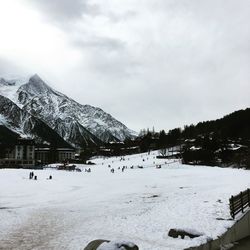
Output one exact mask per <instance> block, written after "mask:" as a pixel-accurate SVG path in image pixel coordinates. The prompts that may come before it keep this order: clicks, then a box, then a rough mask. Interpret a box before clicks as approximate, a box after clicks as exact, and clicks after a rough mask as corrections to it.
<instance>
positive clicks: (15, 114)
mask: <svg viewBox="0 0 250 250" xmlns="http://www.w3.org/2000/svg"><path fill="white" fill-rule="evenodd" d="M0 125H2V126H3V127H6V128H7V129H8V130H10V131H12V132H14V133H17V134H18V135H20V136H22V137H30V138H34V139H35V140H36V141H37V142H44V141H46V142H49V143H51V144H53V145H58V146H69V145H68V143H67V142H65V141H64V140H63V139H62V138H61V137H60V136H59V135H58V134H57V133H56V132H55V131H54V130H53V129H51V128H50V127H49V126H47V125H46V124H45V123H44V122H43V121H41V120H39V119H38V118H36V117H34V116H32V115H31V114H29V113H28V112H27V111H25V110H22V109H21V108H20V107H18V106H17V105H16V104H15V103H13V102H12V101H11V100H10V99H8V98H6V97H4V96H2V95H0Z"/></svg>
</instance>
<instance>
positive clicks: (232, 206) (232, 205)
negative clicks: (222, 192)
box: [230, 195, 234, 219]
mask: <svg viewBox="0 0 250 250" xmlns="http://www.w3.org/2000/svg"><path fill="white" fill-rule="evenodd" d="M230 203H231V216H232V217H233V219H234V197H233V195H232V196H231V199H230Z"/></svg>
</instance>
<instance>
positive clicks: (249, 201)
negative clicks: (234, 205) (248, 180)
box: [247, 188, 250, 207]
mask: <svg viewBox="0 0 250 250" xmlns="http://www.w3.org/2000/svg"><path fill="white" fill-rule="evenodd" d="M247 197H248V206H249V207H250V189H249V188H248V189H247Z"/></svg>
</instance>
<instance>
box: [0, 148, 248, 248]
mask: <svg viewBox="0 0 250 250" xmlns="http://www.w3.org/2000/svg"><path fill="white" fill-rule="evenodd" d="M156 155H158V152H156V151H155V152H151V153H150V155H148V154H147V153H146V154H138V155H130V156H125V157H123V158H121V157H112V158H101V157H100V158H96V159H92V160H91V161H92V162H95V163H96V165H78V167H79V168H81V169H82V170H83V171H82V172H67V171H58V170H55V168H54V167H55V166H56V165H57V164H53V165H51V166H50V167H51V168H48V169H46V170H37V171H34V173H35V175H37V177H38V180H37V181H35V180H29V172H30V171H29V170H14V169H13V170H10V169H2V170H0V221H1V223H0V242H1V243H0V249H70V250H71V249H72V250H73V249H74V250H75V249H79V250H80V249H83V248H84V247H85V246H86V245H87V243H88V242H89V241H91V240H94V239H108V240H126V241H131V242H134V243H135V244H137V245H138V246H139V248H140V250H152V249H154V250H168V249H169V250H180V249H184V248H186V247H189V246H195V245H199V244H201V243H204V242H206V241H207V239H209V238H216V237H218V236H219V235H221V234H222V233H223V232H225V231H226V230H227V228H228V227H230V226H232V224H233V223H234V221H233V220H231V219H230V214H229V206H228V199H229V198H230V196H231V195H232V194H236V193H238V192H240V191H242V190H244V189H246V188H248V187H249V185H250V172H249V171H246V170H242V169H229V168H228V169H226V168H217V167H206V166H186V165H182V164H180V163H179V162H174V160H164V159H156ZM109 165H110V166H109ZM156 165H161V168H158V169H157V168H156ZM123 166H124V167H126V168H125V170H124V172H122V170H121V168H122V167H123ZM132 166H133V168H131V167H132ZM138 166H143V168H138ZM85 168H91V172H90V173H89V172H85V171H84V169H85ZM111 168H113V169H114V173H111V172H110V170H111ZM119 168H120V169H119ZM49 175H52V177H53V178H52V180H48V177H49ZM171 228H177V229H185V230H188V231H191V232H192V231H193V232H198V233H199V234H200V235H202V236H201V237H198V238H194V239H190V238H188V237H186V238H185V239H180V238H178V239H173V238H170V237H169V236H168V231H169V230H170V229H171Z"/></svg>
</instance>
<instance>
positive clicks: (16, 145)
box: [0, 138, 35, 168]
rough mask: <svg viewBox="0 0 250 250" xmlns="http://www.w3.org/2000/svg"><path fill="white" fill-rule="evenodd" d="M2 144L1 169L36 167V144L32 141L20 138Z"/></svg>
mask: <svg viewBox="0 0 250 250" xmlns="http://www.w3.org/2000/svg"><path fill="white" fill-rule="evenodd" d="M0 144H1V156H0V166H1V167H15V168H16V167H20V168H32V167H34V165H35V143H34V141H33V140H32V139H24V138H18V139H16V140H15V141H13V142H11V143H5V142H3V141H1V142H0Z"/></svg>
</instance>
